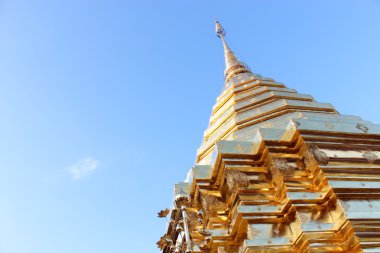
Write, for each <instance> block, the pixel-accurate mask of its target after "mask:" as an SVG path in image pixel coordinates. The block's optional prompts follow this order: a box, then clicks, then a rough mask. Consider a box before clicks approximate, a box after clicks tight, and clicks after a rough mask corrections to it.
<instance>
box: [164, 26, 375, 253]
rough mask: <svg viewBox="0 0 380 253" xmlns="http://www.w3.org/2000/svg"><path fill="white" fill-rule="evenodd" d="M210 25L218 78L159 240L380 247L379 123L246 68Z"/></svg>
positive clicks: (169, 244) (267, 248)
mask: <svg viewBox="0 0 380 253" xmlns="http://www.w3.org/2000/svg"><path fill="white" fill-rule="evenodd" d="M216 34H217V36H218V37H219V38H220V39H221V41H222V43H223V47H224V55H225V62H226V69H225V72H224V74H225V86H224V89H223V91H222V93H221V94H220V96H219V97H218V98H217V101H216V104H215V105H214V107H213V108H212V114H211V117H210V123H209V126H208V128H207V129H206V131H205V132H204V137H203V142H202V144H201V146H200V148H199V149H198V151H197V158H196V164H195V165H194V167H193V168H191V170H190V171H189V172H188V174H187V178H186V180H185V181H184V182H180V183H177V184H175V186H174V200H173V206H172V208H171V210H170V213H169V209H167V210H166V211H161V212H162V213H161V217H162V216H166V215H167V216H168V217H167V218H168V226H167V229H166V232H165V234H164V235H163V236H162V237H161V238H160V240H159V241H158V242H157V245H158V247H159V248H160V249H161V250H162V251H163V252H164V253H174V252H178V253H179V252H185V253H190V252H193V253H198V252H210V253H256V252H260V253H262V252H268V253H269V252H270V253H275V252H279V253H280V252H281V253H285V252H305V253H306V252H350V253H353V252H380V159H379V156H380V125H376V124H373V123H371V122H370V121H366V120H363V119H361V118H360V117H358V116H351V115H341V114H339V113H338V112H337V111H336V110H335V109H334V107H333V106H332V105H331V104H329V103H321V102H317V101H315V100H314V99H313V97H312V96H310V95H305V94H299V93H297V91H295V90H293V89H291V88H287V87H286V86H285V85H284V84H283V83H280V82H277V81H275V80H273V79H271V78H265V77H262V76H260V75H258V74H255V73H253V72H252V71H251V70H250V68H249V67H248V66H247V65H246V64H244V63H243V62H241V61H240V60H239V59H238V58H237V57H236V55H235V54H234V53H233V51H232V50H231V49H230V48H229V46H228V45H227V43H226V41H225V35H226V33H225V30H224V29H223V27H222V26H221V25H220V23H219V22H218V21H217V22H216ZM184 176H185V175H184ZM159 215H160V214H159Z"/></svg>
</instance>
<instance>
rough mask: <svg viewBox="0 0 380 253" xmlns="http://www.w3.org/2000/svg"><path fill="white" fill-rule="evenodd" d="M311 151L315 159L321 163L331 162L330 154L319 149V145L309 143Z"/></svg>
mask: <svg viewBox="0 0 380 253" xmlns="http://www.w3.org/2000/svg"><path fill="white" fill-rule="evenodd" d="M308 149H309V152H310V153H311V154H312V155H313V157H314V158H315V160H316V161H317V162H318V164H320V165H327V164H328V163H329V157H328V155H327V154H326V153H325V152H324V151H322V150H321V149H319V147H318V146H316V145H314V144H311V145H308Z"/></svg>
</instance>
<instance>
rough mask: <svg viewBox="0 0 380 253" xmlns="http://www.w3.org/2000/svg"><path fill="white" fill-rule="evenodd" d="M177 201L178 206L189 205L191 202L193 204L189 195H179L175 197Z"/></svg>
mask: <svg viewBox="0 0 380 253" xmlns="http://www.w3.org/2000/svg"><path fill="white" fill-rule="evenodd" d="M175 203H176V204H177V207H181V206H187V205H190V204H191V202H190V200H189V198H188V197H185V196H180V197H177V198H176V199H175Z"/></svg>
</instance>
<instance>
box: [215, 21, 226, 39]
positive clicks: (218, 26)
mask: <svg viewBox="0 0 380 253" xmlns="http://www.w3.org/2000/svg"><path fill="white" fill-rule="evenodd" d="M215 32H216V36H218V37H219V38H223V37H224V36H226V31H224V28H223V27H222V25H221V24H220V23H219V21H218V19H217V18H216V17H215Z"/></svg>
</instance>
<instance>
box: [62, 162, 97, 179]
mask: <svg viewBox="0 0 380 253" xmlns="http://www.w3.org/2000/svg"><path fill="white" fill-rule="evenodd" d="M98 166H99V162H98V161H97V160H96V159H94V158H92V157H87V158H84V159H81V160H79V161H78V162H77V163H76V164H74V165H71V166H69V167H68V168H67V171H68V172H69V173H70V175H71V176H72V178H73V179H75V180H80V179H82V178H84V177H88V176H90V175H91V174H92V173H93V172H94V171H95V169H96V168H97V167H98Z"/></svg>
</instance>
